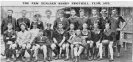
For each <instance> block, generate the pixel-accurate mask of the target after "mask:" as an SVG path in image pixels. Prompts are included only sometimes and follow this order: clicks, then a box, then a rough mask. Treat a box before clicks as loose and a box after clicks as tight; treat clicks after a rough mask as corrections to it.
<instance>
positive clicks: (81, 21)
mask: <svg viewBox="0 0 133 62" xmlns="http://www.w3.org/2000/svg"><path fill="white" fill-rule="evenodd" d="M78 21H79V24H80V25H79V27H78V28H79V29H82V26H83V24H84V23H87V22H88V18H87V17H86V16H83V17H79V19H78ZM88 26H89V25H88ZM88 29H89V27H88Z"/></svg>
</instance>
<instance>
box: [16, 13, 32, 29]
mask: <svg viewBox="0 0 133 62" xmlns="http://www.w3.org/2000/svg"><path fill="white" fill-rule="evenodd" d="M26 13H27V11H26V10H22V17H21V18H19V19H17V31H21V29H20V24H21V23H25V24H26V29H28V28H29V27H30V20H29V19H28V18H27V17H26Z"/></svg>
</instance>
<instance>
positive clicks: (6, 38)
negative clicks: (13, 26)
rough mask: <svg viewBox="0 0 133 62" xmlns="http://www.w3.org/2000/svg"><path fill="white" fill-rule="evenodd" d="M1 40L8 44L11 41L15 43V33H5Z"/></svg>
mask: <svg viewBox="0 0 133 62" xmlns="http://www.w3.org/2000/svg"><path fill="white" fill-rule="evenodd" d="M3 38H4V39H3V40H4V42H5V43H6V42H8V41H12V42H15V41H16V32H15V31H14V30H12V31H11V32H9V31H5V32H4V34H3Z"/></svg>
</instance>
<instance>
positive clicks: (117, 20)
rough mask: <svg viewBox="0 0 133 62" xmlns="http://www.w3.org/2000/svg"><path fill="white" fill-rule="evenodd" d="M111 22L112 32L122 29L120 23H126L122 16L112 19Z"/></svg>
mask: <svg viewBox="0 0 133 62" xmlns="http://www.w3.org/2000/svg"><path fill="white" fill-rule="evenodd" d="M110 22H111V30H113V31H116V29H117V28H120V26H119V25H120V22H125V20H124V19H123V18H122V17H121V16H117V17H113V16H112V17H111V18H110Z"/></svg>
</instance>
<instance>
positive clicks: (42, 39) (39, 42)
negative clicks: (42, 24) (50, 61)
mask: <svg viewBox="0 0 133 62" xmlns="http://www.w3.org/2000/svg"><path fill="white" fill-rule="evenodd" d="M33 44H34V45H35V50H34V54H35V61H37V60H38V51H39V49H41V50H43V56H44V62H46V57H47V45H49V40H48V38H47V37H46V36H43V30H39V34H38V36H37V37H36V38H35V39H34V42H33Z"/></svg>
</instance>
